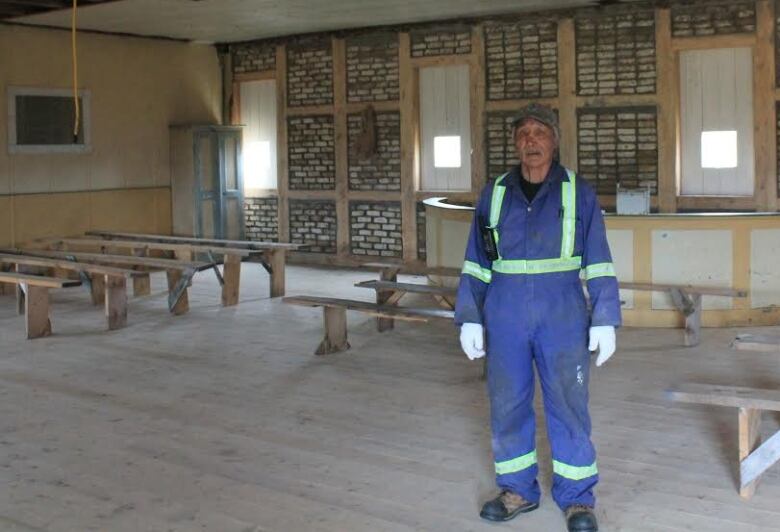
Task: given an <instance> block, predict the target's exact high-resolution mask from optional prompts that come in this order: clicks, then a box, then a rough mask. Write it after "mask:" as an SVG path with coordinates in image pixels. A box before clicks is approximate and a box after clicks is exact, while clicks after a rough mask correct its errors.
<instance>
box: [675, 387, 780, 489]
mask: <svg viewBox="0 0 780 532" xmlns="http://www.w3.org/2000/svg"><path fill="white" fill-rule="evenodd" d="M668 393H669V396H670V397H671V399H673V400H675V401H681V402H685V403H696V404H707V405H718V406H730V407H734V408H738V409H739V462H740V468H739V484H740V488H739V494H740V496H741V497H742V498H744V499H749V498H751V497H752V496H753V494H754V493H755V491H756V486H757V484H758V481H759V479H760V478H761V475H762V474H763V473H764V472H765V471H766V470H767V469H768V468H770V467H771V466H772V465H773V464H774V463H775V462H777V461H778V459H780V431H777V432H776V433H775V434H774V435H773V436H771V437H770V438H769V439H767V440H766V441H765V442H764V443H763V444H761V441H760V440H761V431H760V425H761V412H762V411H764V410H767V411H772V412H780V390H760V389H756V388H744V387H738V386H717V385H712V384H696V383H686V384H682V385H680V386H678V387H676V388H674V389H672V390H670V391H669V392H668ZM759 444H760V445H759Z"/></svg>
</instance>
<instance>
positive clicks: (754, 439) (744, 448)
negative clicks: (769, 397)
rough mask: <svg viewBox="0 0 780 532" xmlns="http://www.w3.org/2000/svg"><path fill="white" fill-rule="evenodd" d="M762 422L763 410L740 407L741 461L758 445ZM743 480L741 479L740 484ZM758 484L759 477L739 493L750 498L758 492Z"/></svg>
mask: <svg viewBox="0 0 780 532" xmlns="http://www.w3.org/2000/svg"><path fill="white" fill-rule="evenodd" d="M760 423H761V410H756V409H755V408H740V409H739V461H740V463H742V460H744V459H745V458H747V457H748V456H749V455H750V453H752V452H753V450H755V449H756V447H758V444H759V441H760V437H761V433H760V432H759V425H760ZM741 484H742V481H741V479H740V486H741ZM757 485H758V479H756V480H754V481H753V482H751V483H750V484H747V485H746V486H741V487H740V489H739V495H740V497H742V498H743V499H750V498H751V497H752V496H753V494H755V492H756V486H757Z"/></svg>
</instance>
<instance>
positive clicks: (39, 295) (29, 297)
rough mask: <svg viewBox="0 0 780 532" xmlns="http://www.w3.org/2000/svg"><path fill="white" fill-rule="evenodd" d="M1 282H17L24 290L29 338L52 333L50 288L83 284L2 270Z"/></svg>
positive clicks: (25, 316)
mask: <svg viewBox="0 0 780 532" xmlns="http://www.w3.org/2000/svg"><path fill="white" fill-rule="evenodd" d="M0 282H2V283H10V284H16V285H18V286H20V287H21V289H22V290H23V291H24V296H25V297H24V300H23V302H24V309H23V310H24V325H25V328H26V331H27V338H28V339H33V338H41V337H43V336H49V335H51V318H50V317H49V289H50V288H67V287H69V286H79V285H80V284H81V281H74V280H71V279H59V278H56V277H45V276H41V275H28V274H24V273H13V272H0Z"/></svg>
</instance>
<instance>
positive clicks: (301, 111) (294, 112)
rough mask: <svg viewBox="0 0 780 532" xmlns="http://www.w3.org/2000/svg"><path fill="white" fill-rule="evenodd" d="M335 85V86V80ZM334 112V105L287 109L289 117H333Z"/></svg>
mask: <svg viewBox="0 0 780 532" xmlns="http://www.w3.org/2000/svg"><path fill="white" fill-rule="evenodd" d="M334 51H335V50H334ZM334 66H335V65H334ZM333 83H334V85H335V83H336V80H335V79H334V80H333ZM334 89H335V86H334ZM334 96H335V95H334ZM334 112H335V109H334V107H333V105H297V106H295V107H290V108H289V109H287V116H309V115H332V114H333V113H334Z"/></svg>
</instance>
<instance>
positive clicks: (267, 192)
mask: <svg viewBox="0 0 780 532" xmlns="http://www.w3.org/2000/svg"><path fill="white" fill-rule="evenodd" d="M278 197H279V189H276V188H245V189H244V198H245V199H258V198H278Z"/></svg>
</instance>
